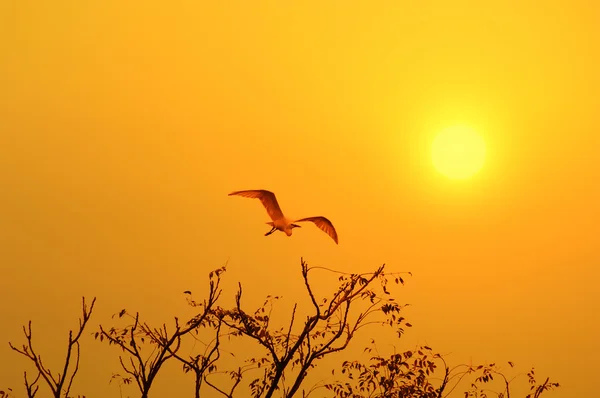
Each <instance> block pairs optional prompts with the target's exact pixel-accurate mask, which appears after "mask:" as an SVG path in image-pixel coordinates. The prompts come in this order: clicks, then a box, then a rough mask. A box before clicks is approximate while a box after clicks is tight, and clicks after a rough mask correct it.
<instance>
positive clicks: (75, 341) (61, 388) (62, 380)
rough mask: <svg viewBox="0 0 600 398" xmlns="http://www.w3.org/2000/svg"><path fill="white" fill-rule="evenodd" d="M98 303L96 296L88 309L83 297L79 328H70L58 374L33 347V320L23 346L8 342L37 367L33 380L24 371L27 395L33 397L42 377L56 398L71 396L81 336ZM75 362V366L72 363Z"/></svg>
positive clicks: (27, 329)
mask: <svg viewBox="0 0 600 398" xmlns="http://www.w3.org/2000/svg"><path fill="white" fill-rule="evenodd" d="M95 303H96V298H95V297H94V299H93V300H92V304H91V305H90V308H89V309H88V307H87V305H86V303H85V297H83V304H82V312H83V314H82V317H81V319H80V320H79V330H78V331H77V333H76V334H75V335H73V331H72V330H69V341H68V345H67V354H66V358H65V363H64V365H63V369H62V373H61V372H57V373H56V375H54V374H53V373H52V371H51V370H50V369H49V368H47V367H46V366H45V365H44V363H43V362H42V356H41V355H40V354H38V353H36V351H35V349H34V348H33V341H32V331H31V321H29V323H28V325H27V327H25V326H23V333H24V334H25V338H26V339H27V344H23V346H22V347H21V348H17V347H15V346H13V345H12V343H10V342H9V343H8V344H9V345H10V348H12V349H13V350H14V351H16V352H18V353H19V354H22V355H24V356H26V357H27V358H29V359H30V360H31V361H32V362H33V363H34V364H35V367H36V370H37V376H36V377H35V379H34V380H33V381H29V379H28V377H27V372H24V379H25V388H26V390H27V397H29V398H33V397H35V395H36V394H37V392H38V389H39V385H38V382H39V381H40V377H41V378H42V379H43V380H44V381H45V382H46V384H47V385H48V387H49V388H50V391H52V396H53V397H55V398H61V397H67V398H68V397H69V392H70V390H71V385H72V384H73V379H75V375H77V371H78V370H79V357H80V350H79V338H80V337H81V334H82V333H83V330H84V329H85V326H86V324H87V322H88V321H89V319H90V317H91V316H92V311H93V310H94V304H95ZM73 361H75V362H74V367H71V365H72V364H73Z"/></svg>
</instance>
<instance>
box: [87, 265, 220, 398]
mask: <svg viewBox="0 0 600 398" xmlns="http://www.w3.org/2000/svg"><path fill="white" fill-rule="evenodd" d="M223 272H225V267H221V268H219V269H217V270H215V271H212V272H210V273H209V293H208V299H207V300H205V301H204V302H203V303H202V304H199V305H198V307H199V308H201V310H200V312H199V313H198V314H197V315H195V316H194V317H193V318H192V319H190V320H189V321H188V322H187V323H186V324H185V325H180V323H179V319H178V318H177V317H175V327H174V331H173V332H172V333H169V331H168V330H167V326H166V324H163V325H162V326H161V327H160V328H154V327H151V326H150V325H149V324H148V323H146V322H140V319H139V313H136V314H135V315H131V314H129V313H127V311H126V310H122V311H121V312H120V313H119V314H118V316H119V318H121V317H123V316H125V315H127V316H128V317H129V318H130V319H132V320H133V323H132V324H131V325H128V326H126V327H124V328H120V329H118V328H114V327H111V328H110V329H109V330H105V329H104V327H102V326H101V325H100V331H99V332H97V333H96V334H95V338H96V339H99V340H100V341H103V340H104V339H106V340H107V341H108V343H109V345H113V344H114V345H117V346H119V347H120V348H121V349H122V350H123V351H124V352H126V353H127V354H128V358H127V359H125V360H124V359H123V356H119V362H120V364H121V367H122V368H123V370H124V371H125V372H126V373H127V374H129V375H131V376H132V377H133V379H134V380H135V382H136V384H137V386H138V388H139V390H140V392H141V393H142V398H147V397H148V394H149V392H150V388H151V387H152V383H153V382H154V380H155V378H156V376H157V375H158V372H159V370H160V369H161V367H162V365H163V364H164V363H165V362H166V361H167V360H169V359H171V358H173V357H175V358H178V359H179V360H181V361H182V362H184V369H186V368H185V366H186V364H192V365H191V366H192V367H190V368H189V369H194V367H193V366H194V364H195V362H194V360H193V359H191V360H190V361H187V360H186V359H184V358H182V357H181V356H178V355H177V352H178V351H179V348H180V347H181V339H182V337H184V336H185V335H188V334H190V333H191V332H197V330H198V328H199V327H201V326H210V327H213V328H215V329H216V330H217V334H218V331H219V330H220V326H219V325H220V319H219V318H218V317H216V316H214V313H213V307H214V306H215V304H216V302H217V300H218V299H219V297H220V295H221V289H220V287H219V284H220V281H221V274H222V273H223ZM113 317H114V316H113ZM147 345H149V346H150V348H151V351H150V353H149V354H148V355H144V352H145V348H144V347H145V346H146V348H148V347H147ZM217 353H218V344H217V345H216V346H215V349H214V351H212V352H210V353H209V358H208V359H206V358H205V359H206V361H203V360H202V358H203V357H198V365H199V366H198V369H197V372H200V375H198V373H197V372H196V396H197V397H198V396H199V389H200V383H201V380H202V377H200V376H201V375H202V373H203V372H206V371H207V370H211V369H212V368H211V366H212V365H213V363H214V361H213V360H214V357H215V356H216V354H217ZM194 370H196V369H194Z"/></svg>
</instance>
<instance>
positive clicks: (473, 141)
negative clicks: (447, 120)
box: [431, 126, 486, 179]
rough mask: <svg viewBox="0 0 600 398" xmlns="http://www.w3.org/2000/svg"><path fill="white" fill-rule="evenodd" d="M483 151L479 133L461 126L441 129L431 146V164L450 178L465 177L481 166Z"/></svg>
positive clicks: (475, 171) (483, 157) (483, 158)
mask: <svg viewBox="0 0 600 398" xmlns="http://www.w3.org/2000/svg"><path fill="white" fill-rule="evenodd" d="M485 152H486V151H485V142H484V140H483V138H482V137H481V135H479V134H477V132H475V131H474V130H472V129H470V128H467V127H463V126H455V127H450V128H447V129H445V130H443V131H442V132H440V133H439V134H438V135H437V136H436V138H435V139H434V141H433V145H432V147H431V157H432V160H433V165H434V166H435V168H436V169H437V170H438V171H439V172H440V173H442V174H444V175H445V176H446V177H448V178H452V179H465V178H469V177H471V176H472V175H473V174H475V173H477V172H478V171H479V170H480V169H481V168H482V167H483V163H484V161H485Z"/></svg>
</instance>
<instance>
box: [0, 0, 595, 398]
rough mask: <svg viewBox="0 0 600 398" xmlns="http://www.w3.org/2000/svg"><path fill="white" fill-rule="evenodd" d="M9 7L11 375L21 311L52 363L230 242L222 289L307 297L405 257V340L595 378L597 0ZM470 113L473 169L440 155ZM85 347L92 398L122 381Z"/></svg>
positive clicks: (4, 350)
mask: <svg viewBox="0 0 600 398" xmlns="http://www.w3.org/2000/svg"><path fill="white" fill-rule="evenodd" d="M1 8H2V10H1V11H0V33H1V35H0V37H1V38H0V51H1V53H2V54H3V55H2V59H1V62H0V84H1V85H2V92H0V184H1V186H2V187H3V193H2V195H0V263H1V264H2V275H1V277H0V292H1V293H0V299H1V300H0V310H1V313H2V324H3V327H2V328H0V342H1V343H2V344H0V357H1V358H9V359H10V360H9V361H6V360H2V361H0V388H5V387H6V386H12V387H13V388H21V386H20V383H21V377H22V370H24V369H27V366H29V364H28V363H26V361H25V359H24V358H19V357H18V356H17V355H16V354H13V353H12V352H10V350H9V348H8V345H7V344H5V342H7V341H9V340H10V341H12V342H14V343H20V342H21V340H22V335H21V325H22V324H25V323H26V322H27V320H29V319H32V320H33V322H34V333H35V330H38V331H40V332H39V333H38V334H36V339H37V340H38V345H39V346H40V349H41V350H44V352H45V353H46V354H45V356H47V357H48V358H49V361H50V358H56V360H58V355H59V353H62V351H61V350H62V349H63V347H62V345H61V346H60V347H56V345H55V344H56V343H55V342H56V341H59V342H61V343H62V342H64V339H65V338H66V337H65V332H66V331H67V330H68V328H70V327H74V326H75V325H76V321H77V316H78V315H79V305H80V298H81V296H82V295H86V296H88V297H91V296H94V295H96V296H97V297H98V303H97V312H96V314H95V316H94V318H92V323H91V325H92V326H93V327H94V328H95V327H96V325H97V324H98V323H103V324H108V323H110V317H109V316H110V315H111V314H112V313H114V312H117V311H119V310H120V309H121V308H123V307H125V308H128V309H131V310H133V311H134V310H140V311H142V314H143V315H145V316H147V317H149V318H150V319H155V320H159V321H166V320H168V319H169V317H170V316H171V315H175V314H176V312H177V311H179V310H180V309H181V308H182V307H183V306H184V304H183V298H182V295H181V292H182V291H183V290H187V289H192V290H194V291H198V292H200V291H201V290H202V289H203V288H204V287H205V285H206V275H207V273H208V272H209V271H210V270H212V269H215V268H217V267H218V266H220V265H222V264H223V263H225V261H227V260H229V267H228V271H227V274H226V279H227V283H226V287H227V289H228V290H227V292H226V294H228V295H230V296H231V295H233V293H234V289H235V285H236V283H237V281H241V282H242V283H243V284H244V286H245V291H246V294H247V295H248V297H249V300H250V301H249V305H252V304H253V303H256V304H258V303H260V302H262V299H263V296H264V295H265V294H267V292H268V293H270V294H274V295H276V294H282V293H284V292H285V293H286V294H287V295H288V296H290V299H293V297H294V295H301V294H303V292H302V284H301V283H300V280H299V278H300V274H299V269H300V268H299V259H300V256H303V257H304V258H305V259H306V260H307V261H308V262H309V263H311V264H313V265H323V266H329V267H331V268H335V269H340V270H346V271H350V272H369V271H373V270H374V269H375V268H376V267H377V266H378V265H380V264H381V263H386V264H388V268H389V270H390V271H391V270H399V271H400V270H401V271H412V272H413V275H414V276H413V278H410V279H408V280H407V282H408V286H407V287H405V288H404V289H402V290H400V295H399V297H398V300H399V301H401V302H408V303H411V304H412V307H411V309H410V312H409V320H410V321H411V323H413V325H414V327H413V328H412V330H410V332H409V333H408V334H407V336H406V343H403V342H402V341H400V342H397V341H396V342H395V344H396V345H398V346H401V347H402V344H406V347H408V346H409V345H410V344H413V343H414V342H422V343H424V342H427V343H429V344H430V345H432V346H433V348H434V349H437V350H439V351H441V352H452V353H453V356H451V357H450V361H454V362H455V363H458V362H460V361H465V360H466V361H468V360H469V359H470V358H472V359H473V361H474V362H476V361H496V362H502V361H508V360H512V361H514V362H516V363H517V365H518V366H519V367H520V369H521V370H527V369H528V368H529V367H530V366H532V365H535V366H536V368H537V369H538V372H539V373H540V374H542V375H549V376H551V377H552V378H554V379H556V380H557V381H559V382H560V383H561V384H562V385H563V387H561V388H560V389H559V390H557V391H556V392H555V393H551V394H548V396H549V397H577V396H582V397H583V396H590V394H591V393H592V392H593V391H596V390H597V388H596V385H595V379H594V376H595V372H593V371H592V369H594V367H595V359H596V358H597V357H598V356H599V355H600V343H599V342H598V338H597V336H599V335H600V321H599V319H598V316H597V314H598V313H599V312H600V293H599V291H598V288H597V284H598V282H597V281H598V280H599V278H600V271H598V265H599V262H600V255H599V250H598V241H599V239H598V236H599V235H600V234H599V232H600V231H599V228H598V225H599V223H600V211H599V208H600V205H599V203H600V188H599V184H598V181H600V167H598V165H597V163H596V162H597V160H596V157H597V152H598V148H599V147H600V138H599V134H598V131H599V126H600V114H599V113H598V109H600V99H599V97H598V93H599V92H600V77H599V76H600V75H599V74H598V70H600V55H599V54H600V33H599V32H600V31H599V30H598V28H597V26H596V25H597V21H598V18H597V15H600V9H599V8H600V7H599V6H598V5H595V4H592V3H590V2H584V1H556V0H554V1H549V2H546V3H544V5H543V6H541V5H540V4H533V3H532V4H531V5H526V4H523V3H522V2H517V1H509V2H493V3H489V2H481V1H464V0H460V1H452V2H450V1H434V2H416V1H408V2H399V1H380V2H360V3H359V2H340V1H335V2H334V1H331V2H317V1H304V2H301V3H300V2H295V3H294V4H292V2H252V4H251V5H250V3H248V2H246V3H243V4H242V2H236V3H235V4H234V3H231V2H229V3H228V5H225V4H224V2H216V1H215V2H208V1H203V2H202V1H201V2H191V1H177V0H176V1H173V2H168V3H166V2H157V1H144V2H140V1H131V2H121V1H114V0H109V1H87V2H75V1H65V0H53V1H44V0H42V1H35V2H34V1H30V0H22V1H18V2H9V3H8V4H5V5H3V6H2V7H1ZM456 123H459V124H465V125H468V126H471V127H472V128H475V129H477V130H478V131H479V132H480V133H481V134H482V135H483V136H484V137H485V139H486V142H487V148H488V158H487V161H486V164H485V166H484V168H483V170H481V172H480V173H479V174H477V175H476V176H475V177H474V178H471V179H469V180H466V181H462V182H457V181H451V180H448V179H446V178H445V177H443V176H441V175H439V174H438V173H436V172H435V171H434V170H433V169H432V166H431V159H430V158H429V146H430V144H431V141H432V139H433V137H434V136H435V134H436V133H437V132H439V131H440V130H441V129H443V128H445V127H448V126H449V125H453V124H456ZM257 188H263V189H269V190H272V191H274V192H275V193H276V194H277V196H278V198H279V202H280V204H281V205H282V207H283V210H284V211H285V212H286V213H289V215H290V216H292V217H293V216H298V217H304V216H312V215H320V214H322V215H325V216H327V217H328V218H329V219H331V220H332V221H333V222H334V224H335V226H336V228H337V230H338V234H339V237H340V245H339V246H336V245H335V244H333V242H332V241H331V240H330V239H329V238H328V237H327V236H326V235H324V234H322V233H321V232H319V231H318V230H316V228H314V227H313V226H311V225H307V226H306V228H303V229H302V230H295V231H294V236H293V237H292V238H287V237H286V236H285V235H284V234H282V233H276V234H274V235H272V236H270V237H268V238H265V237H264V236H263V234H264V233H265V232H267V230H268V226H266V225H264V222H266V221H268V218H267V216H266V213H265V212H264V210H263V209H261V208H260V205H259V203H258V202H257V201H252V200H249V199H242V198H230V197H227V194H228V193H229V192H231V191H233V190H240V189H257ZM133 278H135V281H136V282H135V283H134V282H132V280H133ZM255 282H260V284H256V283H255ZM251 300H255V301H254V302H253V301H251ZM90 331H92V330H91V329H90ZM83 352H84V358H83V361H84V362H83V366H84V368H83V369H82V373H81V375H80V378H79V384H78V385H77V392H79V393H85V394H86V395H88V396H118V390H116V389H115V388H114V386H108V384H107V383H108V379H109V378H110V375H111V372H112V371H115V372H116V371H119V370H120V369H119V367H118V363H117V362H116V356H117V350H116V349H113V350H111V349H109V348H108V347H106V346H101V345H99V343H96V342H94V341H92V340H91V339H88V340H86V341H85V343H84V345H83ZM85 355H88V356H87V357H85ZM61 356H62V354H61ZM92 356H93V359H95V360H96V362H95V363H94V362H92V359H91V358H90V357H92ZM86 361H87V362H86ZM86 364H87V366H89V367H91V366H92V364H94V366H96V367H97V368H95V370H92V369H90V368H88V369H87V370H86V368H85V365H86ZM186 380H187V379H186ZM188 382H191V381H190V380H188ZM157 383H158V384H157V385H156V390H155V391H154V394H155V396H165V394H166V392H167V391H172V389H171V390H170V389H169V388H172V386H169V385H168V383H167V382H165V381H164V380H163V381H162V382H157ZM161 383H162V384H161ZM177 388H179V387H177ZM186 388H188V386H185V387H181V390H177V391H181V392H180V393H181V394H184V392H185V391H188V390H186Z"/></svg>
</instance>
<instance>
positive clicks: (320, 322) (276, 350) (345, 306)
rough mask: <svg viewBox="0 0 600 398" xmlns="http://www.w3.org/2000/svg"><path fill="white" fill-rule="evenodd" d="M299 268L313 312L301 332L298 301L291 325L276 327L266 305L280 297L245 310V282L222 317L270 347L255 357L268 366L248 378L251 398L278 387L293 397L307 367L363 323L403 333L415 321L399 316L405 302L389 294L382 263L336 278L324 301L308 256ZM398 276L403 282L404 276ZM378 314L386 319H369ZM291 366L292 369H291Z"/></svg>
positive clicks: (342, 345)
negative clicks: (372, 269) (354, 311)
mask: <svg viewBox="0 0 600 398" xmlns="http://www.w3.org/2000/svg"><path fill="white" fill-rule="evenodd" d="M301 267H302V278H303V280H304V285H305V288H306V292H307V294H308V297H309V299H310V301H311V303H312V306H313V313H312V314H311V315H308V316H307V317H306V320H305V321H304V322H303V324H302V325H301V327H300V331H299V332H298V333H293V329H294V323H295V321H296V317H297V314H296V311H297V304H296V305H295V306H294V309H293V311H292V314H291V319H290V322H289V327H287V328H285V329H284V328H280V329H277V330H272V328H271V327H270V325H269V322H270V316H269V313H270V311H267V307H268V306H272V302H273V299H276V298H271V297H270V296H269V297H268V298H267V300H266V301H265V304H264V305H263V306H262V307H261V308H259V309H258V310H256V311H255V312H254V315H250V314H248V313H246V312H245V311H244V310H243V309H242V286H241V285H239V290H238V293H237V295H236V306H235V308H233V309H231V310H222V311H223V312H222V316H223V322H224V323H225V324H226V325H227V326H228V327H230V328H231V329H233V330H234V334H236V335H237V336H245V337H247V338H250V339H251V340H253V341H254V342H256V343H257V344H258V345H259V346H261V347H263V348H264V349H265V350H266V353H267V355H266V356H265V357H263V358H260V359H256V360H255V362H256V363H257V364H258V365H259V366H260V367H262V368H263V369H264V370H263V374H262V377H259V378H256V379H254V380H253V381H252V382H251V383H250V388H251V391H252V396H253V397H265V398H270V397H272V396H273V395H274V393H275V391H276V390H281V391H282V395H283V396H284V397H286V398H289V397H293V396H294V395H295V394H296V393H298V392H299V391H300V388H301V386H302V383H303V381H304V379H305V377H306V376H307V374H308V371H309V370H310V369H311V368H313V367H314V366H316V362H317V361H318V360H320V359H322V358H324V357H325V356H327V355H329V354H333V353H335V352H339V351H342V350H344V349H345V348H346V347H347V346H348V344H349V343H350V341H351V340H352V339H353V337H354V336H355V333H356V332H357V331H358V330H359V329H360V328H362V327H363V326H366V325H368V324H370V323H379V324H381V323H384V324H388V325H391V326H393V327H395V328H396V331H397V332H398V334H399V335H401V334H402V333H403V332H404V329H403V327H405V326H407V327H410V326H411V325H410V324H409V323H407V322H405V321H404V317H402V316H400V315H399V313H400V311H401V309H402V308H403V306H401V305H399V304H398V303H396V302H395V301H394V299H393V298H391V297H390V296H389V292H388V290H387V288H386V284H387V281H388V276H387V275H385V274H384V272H383V270H384V266H381V267H379V268H378V269H377V270H376V271H375V272H374V273H371V274H343V275H342V276H340V277H339V279H338V281H339V287H338V289H337V291H336V292H335V293H334V294H333V296H332V297H331V298H330V299H327V298H325V299H321V300H318V299H317V298H316V297H315V294H314V292H313V289H312V287H311V285H310V282H309V272H310V270H311V268H309V266H308V264H307V263H306V262H304V260H301ZM365 275H370V276H368V277H367V276H365ZM394 280H395V282H396V283H403V281H402V279H401V278H397V277H396V278H395V279H394ZM375 281H379V282H380V283H379V284H377V283H375ZM359 303H363V304H365V306H366V307H365V308H364V310H363V311H362V312H360V313H359V314H358V315H357V316H353V314H352V311H351V308H354V307H358V306H359ZM376 314H383V315H384V318H383V319H380V320H379V321H375V320H373V321H372V320H371V318H372V317H375V315H376ZM292 371H293V374H290V372H292ZM286 379H287V380H291V384H290V386H289V387H286V386H285V385H284V383H283V381H284V380H286Z"/></svg>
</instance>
